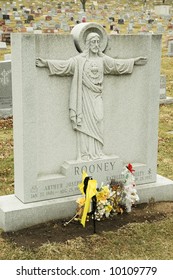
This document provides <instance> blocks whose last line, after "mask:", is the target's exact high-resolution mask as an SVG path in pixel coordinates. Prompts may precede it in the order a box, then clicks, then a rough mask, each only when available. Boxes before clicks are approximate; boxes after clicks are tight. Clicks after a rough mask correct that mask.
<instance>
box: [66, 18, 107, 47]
mask: <svg viewBox="0 0 173 280" xmlns="http://www.w3.org/2000/svg"><path fill="white" fill-rule="evenodd" d="M91 32H95V33H97V34H99V36H100V50H101V51H102V52H103V51H104V50H105V49H106V46H107V43H108V38H107V33H106V31H105V29H104V28H103V26H102V25H100V24H98V23H94V22H86V23H85V22H84V23H79V24H77V25H76V26H75V27H74V28H73V29H72V31H71V34H72V35H73V38H74V43H75V46H76V48H77V50H78V51H79V52H83V50H84V48H85V43H86V38H87V36H88V34H89V33H91Z"/></svg>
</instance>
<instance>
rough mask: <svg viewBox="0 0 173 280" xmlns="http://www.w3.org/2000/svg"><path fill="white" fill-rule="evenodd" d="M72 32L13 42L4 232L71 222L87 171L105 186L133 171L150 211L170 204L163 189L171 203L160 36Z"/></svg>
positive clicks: (80, 28) (91, 28)
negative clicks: (11, 172)
mask: <svg viewBox="0 0 173 280" xmlns="http://www.w3.org/2000/svg"><path fill="white" fill-rule="evenodd" d="M74 30H75V31H74ZM74 30H73V31H72V35H66V36H65V35H56V34H41V35H39V34H15V33H14V34H12V63H13V64H12V69H13V81H15V82H14V83H13V119H14V167H15V194H14V195H12V196H8V197H6V196H4V197H1V198H0V205H1V208H0V226H1V227H3V228H4V229H5V230H6V231H9V230H14V229H19V228H22V227H26V226H29V225H33V224H36V223H39V222H43V221H47V220H50V219H54V218H63V217H67V216H71V214H72V212H73V211H75V208H76V203H75V201H76V198H77V197H78V195H79V193H80V192H79V190H78V187H77V185H78V183H79V182H81V178H82V171H83V170H85V171H87V173H88V175H90V176H93V178H94V179H96V180H97V181H98V183H99V184H101V183H102V182H104V183H107V182H110V180H111V179H117V180H120V179H122V175H121V172H122V168H123V166H124V165H125V164H127V163H129V162H130V163H132V165H133V166H134V169H135V170H136V172H135V176H136V181H137V184H138V187H139V195H140V194H141V201H142V202H144V201H148V200H149V199H150V198H151V193H152V196H153V197H154V198H155V199H156V200H159V199H160V197H161V198H163V195H162V192H163V185H164V184H167V185H168V188H167V190H168V191H167V192H166V196H165V199H168V198H167V196H168V197H169V199H170V197H171V195H170V192H169V190H170V188H171V187H172V181H170V180H167V181H166V183H165V181H164V180H163V179H162V178H161V179H158V177H157V142H158V113H159V83H160V53H161V36H160V35H149V36H147V35H146V36H142V35H122V36H116V35H110V36H108V37H109V38H107V34H106V32H105V29H103V28H102V26H101V25H98V24H95V23H87V24H85V23H83V24H81V25H76V27H75V29H74ZM91 32H92V33H94V34H91ZM96 34H97V35H96ZM86 39H87V40H86ZM145 57H146V58H147V61H146V59H145ZM36 58H37V59H36ZM38 58H41V59H38ZM114 58H116V59H114ZM137 64H138V65H137ZM36 65H37V66H38V67H36ZM41 66H44V67H43V68H41ZM45 66H46V67H45ZM81 97H82V98H81ZM159 178H160V177H159ZM159 180H160V181H159ZM151 188H152V191H151V192H150V191H149V190H150V189H151ZM158 190H159V191H158ZM160 190H162V192H161V191H160ZM172 199H173V198H172ZM9 212H10V213H11V215H8V213H9ZM34 213H36V215H35V214H34ZM26 215H27V219H26ZM1 217H2V218H3V219H1Z"/></svg>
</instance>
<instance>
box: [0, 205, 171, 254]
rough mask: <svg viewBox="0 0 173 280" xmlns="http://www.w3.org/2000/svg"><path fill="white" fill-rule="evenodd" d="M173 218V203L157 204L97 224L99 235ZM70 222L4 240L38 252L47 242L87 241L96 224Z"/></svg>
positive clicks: (32, 229)
mask: <svg viewBox="0 0 173 280" xmlns="http://www.w3.org/2000/svg"><path fill="white" fill-rule="evenodd" d="M172 215H173V202H157V203H149V204H146V203H143V204H138V205H136V206H135V207H133V208H132V212H130V213H128V214H127V213H124V214H122V215H121V214H120V215H116V216H114V217H111V218H107V219H105V220H101V221H96V233H97V234H101V233H102V232H103V231H104V232H105V231H116V230H117V229H119V228H121V227H122V226H125V225H127V224H129V223H143V222H146V221H147V222H150V223H152V222H155V221H159V220H162V219H164V218H166V217H169V216H172ZM67 221H68V220H54V221H51V222H48V223H44V224H40V225H37V226H33V227H30V228H27V229H22V230H19V231H17V232H8V233H5V232H3V233H2V234H1V236H2V237H3V238H4V239H6V240H9V241H12V242H14V243H15V244H16V245H17V246H24V247H27V248H32V249H34V248H37V247H39V246H41V245H42V244H43V243H45V242H48V241H49V242H65V241H67V240H70V239H73V238H76V237H79V236H80V237H83V238H85V237H87V236H89V235H92V234H94V233H93V221H92V220H91V219H90V221H89V222H87V223H86V227H85V228H83V227H82V225H81V224H80V223H79V222H77V221H72V222H71V223H69V224H68V225H67V226H64V223H65V222H67Z"/></svg>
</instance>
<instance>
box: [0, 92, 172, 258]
mask: <svg viewBox="0 0 173 280" xmlns="http://www.w3.org/2000/svg"><path fill="white" fill-rule="evenodd" d="M170 94H172V92H171V91H170ZM172 127H173V104H170V105H161V106H160V121H159V146H158V173H159V174H160V175H162V176H165V177H167V178H170V179H172V180H173V134H171V133H170V131H171V129H172ZM12 133H13V122H12V119H11V118H9V119H6V120H0V195H6V194H11V193H13V192H14V184H13V180H14V179H13V178H14V174H13V139H12ZM73 215H74V213H72V216H73ZM65 221H66V220H54V221H51V222H48V223H45V224H41V225H37V226H33V227H31V228H28V229H23V230H20V231H17V232H9V233H5V232H3V230H0V259H1V260H4V259H5V260H14V259H20V260H25V259H31V260H32V259H50V260H51V259H61V260H67V259H91V260H92V259H100V260H101V259H108V260H109V259H173V235H172V231H173V202H159V203H156V202H154V201H153V200H151V201H150V202H149V203H148V204H137V205H136V206H135V207H134V208H132V212H131V213H129V214H126V213H124V214H122V215H117V216H115V217H113V218H110V219H105V220H103V221H100V222H97V223H96V234H93V224H92V220H91V219H90V221H89V222H87V224H86V228H83V227H82V226H81V224H80V223H79V222H72V223H70V224H69V225H68V226H67V227H64V225H63V224H64V222H65Z"/></svg>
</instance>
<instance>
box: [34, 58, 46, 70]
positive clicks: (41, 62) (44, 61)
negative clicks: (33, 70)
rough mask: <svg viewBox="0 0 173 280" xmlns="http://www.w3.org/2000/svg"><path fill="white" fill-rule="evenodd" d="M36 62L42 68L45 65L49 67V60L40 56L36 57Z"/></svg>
mask: <svg viewBox="0 0 173 280" xmlns="http://www.w3.org/2000/svg"><path fill="white" fill-rule="evenodd" d="M35 64H36V66H37V67H41V68H43V67H46V68H47V67H48V63H47V60H45V59H42V58H40V57H38V58H36V61H35Z"/></svg>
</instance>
